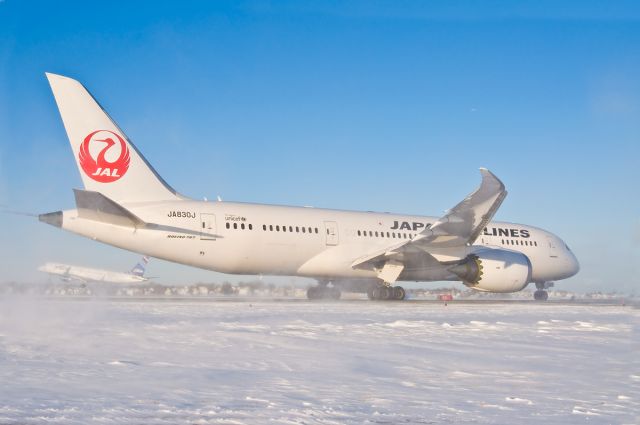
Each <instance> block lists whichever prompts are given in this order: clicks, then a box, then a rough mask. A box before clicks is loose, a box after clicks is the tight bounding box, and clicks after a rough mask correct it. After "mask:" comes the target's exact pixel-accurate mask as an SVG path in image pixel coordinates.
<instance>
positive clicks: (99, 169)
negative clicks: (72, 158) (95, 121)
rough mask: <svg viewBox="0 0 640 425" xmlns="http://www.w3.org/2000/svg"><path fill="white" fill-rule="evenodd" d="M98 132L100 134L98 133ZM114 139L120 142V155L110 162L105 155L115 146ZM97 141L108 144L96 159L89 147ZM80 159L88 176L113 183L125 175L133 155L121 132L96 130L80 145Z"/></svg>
mask: <svg viewBox="0 0 640 425" xmlns="http://www.w3.org/2000/svg"><path fill="white" fill-rule="evenodd" d="M98 133H100V134H99V135H98ZM96 136H98V137H100V138H97V137H96ZM114 139H116V140H117V141H118V142H119V143H120V155H119V156H118V158H117V159H116V160H115V161H113V162H110V161H108V160H107V159H106V158H105V155H106V154H107V152H108V151H109V149H111V148H112V147H113V146H115V144H116V141H114ZM97 142H102V143H106V146H104V147H103V148H102V150H100V152H99V153H98V157H97V158H96V159H94V158H93V157H92V156H91V152H90V151H89V147H90V145H91V144H92V143H97ZM78 160H79V161H80V166H81V167H82V170H83V171H84V172H85V174H86V175H87V176H89V177H91V178H92V179H93V180H95V181H98V182H100V183H111V182H114V181H116V180H118V179H119V178H121V177H122V176H124V175H125V173H126V172H127V170H128V169H129V162H130V161H131V157H130V155H129V148H128V147H127V144H126V143H125V141H124V139H123V138H122V137H121V136H120V135H119V134H117V133H114V132H113V131H109V130H96V131H94V132H93V133H89V135H87V137H85V138H84V141H83V142H82V144H81V145H80V152H79V153H78Z"/></svg>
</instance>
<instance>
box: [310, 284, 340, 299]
mask: <svg viewBox="0 0 640 425" xmlns="http://www.w3.org/2000/svg"><path fill="white" fill-rule="evenodd" d="M307 298H308V299H310V300H339V299H340V289H338V288H336V287H335V286H331V287H329V286H327V285H318V286H312V287H311V288H309V289H307Z"/></svg>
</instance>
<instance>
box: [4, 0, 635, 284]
mask: <svg viewBox="0 0 640 425" xmlns="http://www.w3.org/2000/svg"><path fill="white" fill-rule="evenodd" d="M45 71H49V72H55V73H60V74H65V75H69V76H71V77H74V78H77V79H79V80H80V81H82V82H83V83H84V84H85V85H86V86H87V87H88V88H89V90H91V91H92V93H93V94H94V96H96V97H97V98H98V99H99V101H100V102H101V103H102V105H103V106H104V107H105V108H106V109H107V110H108V111H109V112H110V114H111V115H112V116H113V117H114V118H115V119H116V121H117V122H118V123H119V125H120V126H121V127H122V128H123V129H124V131H125V132H126V133H127V135H128V136H129V137H130V138H131V139H132V140H133V141H134V143H136V145H137V146H138V148H139V149H140V150H141V151H142V152H143V153H144V154H145V156H146V157H147V159H148V160H149V161H150V162H151V163H152V164H153V165H154V167H155V168H156V169H157V170H158V172H159V173H160V174H161V175H162V176H163V177H164V178H165V180H167V181H168V182H169V183H170V184H171V185H172V186H173V187H174V188H176V189H177V190H178V191H180V192H181V193H184V194H186V195H189V196H193V197H196V198H201V197H204V196H206V197H209V198H214V197H215V196H216V195H220V196H222V197H223V199H226V200H242V201H255V202H262V203H278V204H291V205H314V206H317V207H329V208H341V209H355V210H380V211H394V212H406V213H413V214H427V215H439V214H441V213H442V212H443V211H444V210H445V209H447V208H449V207H451V206H453V205H454V204H455V203H457V202H458V201H459V200H460V199H462V198H463V197H464V196H465V195H466V194H467V193H468V192H470V191H471V190H473V189H474V188H475V187H476V186H477V184H478V182H479V173H478V171H477V168H478V167H481V166H484V167H488V168H489V169H491V170H492V171H493V172H494V173H495V174H496V175H498V176H499V177H500V178H501V179H502V180H503V181H504V183H505V184H506V186H507V188H508V190H509V192H510V193H509V196H508V197H507V199H506V201H505V203H504V204H503V206H502V208H501V209H500V210H499V211H498V214H497V216H496V219H499V220H506V221H513V222H521V223H528V224H533V225H537V226H540V227H543V228H546V229H548V230H551V231H553V232H555V233H557V234H558V235H559V236H561V237H562V238H563V239H565V240H566V241H567V243H568V244H569V245H570V246H571V247H572V248H573V250H574V251H575V252H576V254H577V256H578V258H579V259H580V261H581V264H582V270H581V273H580V274H578V275H577V276H576V277H574V278H572V279H569V280H567V281H564V282H563V283H562V284H560V285H559V286H560V287H561V288H562V287H564V288H568V289H576V290H621V291H627V292H629V291H632V290H633V289H634V288H636V287H637V285H638V283H639V280H640V278H639V277H638V276H640V265H639V264H640V201H639V199H638V198H639V197H638V195H639V192H640V191H639V190H638V186H637V185H638V182H640V178H639V177H640V171H639V168H640V77H639V76H640V6H636V3H635V2H631V1H621V2H594V1H577V2H558V1H531V2H527V1H523V2H510V1H487V2H475V1H460V2H454V1H433V2H418V1H387V2H369V1H351V2H337V1H327V2H308V3H306V2H298V1H292V2H260V1H247V2H143V1H140V2H118V1H114V2H105V4H103V5H92V6H91V7H88V6H87V5H86V2H48V1H42V2H34V1H28V0H21V1H16V0H5V1H2V2H0V204H5V205H10V206H11V207H13V208H16V209H20V210H25V211H33V212H47V211H53V210H58V209H66V208H72V207H73V206H74V201H73V195H72V191H71V189H72V188H73V187H79V186H80V185H81V182H80V178H79V174H78V171H77V168H76V166H75V164H74V161H73V158H72V156H71V150H70V149H69V145H68V141H67V138H66V134H65V132H64V129H63V126H62V123H61V121H60V118H59V115H58V112H57V109H56V107H55V103H54V100H53V97H52V95H51V92H50V90H49V87H48V85H47V82H46V79H45V77H44V72H45ZM2 223H3V224H2V239H3V241H10V242H9V243H7V242H4V243H3V244H2V246H0V265H1V266H2V267H1V269H2V278H1V279H0V280H5V281H6V280H14V279H15V280H22V279H35V280H38V279H43V277H42V276H40V275H39V274H38V272H36V271H35V268H36V266H37V265H38V264H40V263H41V262H43V261H45V260H56V261H61V262H69V263H83V264H88V265H92V266H97V267H110V268H115V269H124V268H129V267H130V265H133V263H134V262H135V261H136V260H137V255H136V254H132V253H128V252H126V251H121V250H118V249H116V248H112V247H108V246H103V245H100V244H96V243H94V242H92V241H89V240H86V239H83V238H81V237H79V236H76V235H73V234H69V233H66V232H62V231H59V230H57V229H54V228H51V227H49V226H45V225H43V224H40V223H37V222H34V221H33V220H29V219H28V218H25V217H16V216H5V217H3V220H2ZM150 270H151V271H152V274H153V275H158V276H163V279H164V281H167V282H176V281H180V280H183V279H188V280H203V281H212V280H219V279H224V278H227V277H226V276H222V277H221V276H219V275H217V274H215V273H212V272H207V271H199V270H195V269H191V268H188V267H183V266H177V265H173V264H170V263H165V262H161V261H154V262H152V263H151V265H150ZM281 281H283V282H290V279H282V280H281Z"/></svg>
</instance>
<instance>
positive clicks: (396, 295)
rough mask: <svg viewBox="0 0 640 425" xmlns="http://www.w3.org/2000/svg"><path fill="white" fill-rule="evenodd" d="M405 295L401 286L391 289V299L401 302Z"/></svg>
mask: <svg viewBox="0 0 640 425" xmlns="http://www.w3.org/2000/svg"><path fill="white" fill-rule="evenodd" d="M406 295H407V293H406V292H405V290H404V288H403V287H402V286H395V287H394V288H393V299H395V300H398V301H401V300H404V297H405V296H406Z"/></svg>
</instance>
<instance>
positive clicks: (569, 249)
mask: <svg viewBox="0 0 640 425" xmlns="http://www.w3.org/2000/svg"><path fill="white" fill-rule="evenodd" d="M564 247H565V248H567V251H569V252H571V248H569V245H567V244H564Z"/></svg>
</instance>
